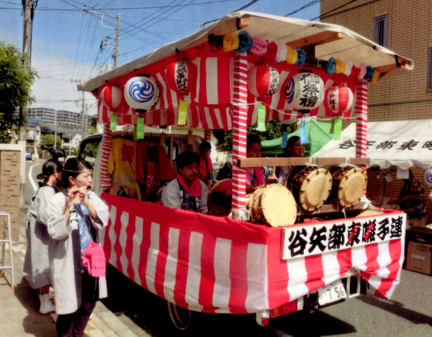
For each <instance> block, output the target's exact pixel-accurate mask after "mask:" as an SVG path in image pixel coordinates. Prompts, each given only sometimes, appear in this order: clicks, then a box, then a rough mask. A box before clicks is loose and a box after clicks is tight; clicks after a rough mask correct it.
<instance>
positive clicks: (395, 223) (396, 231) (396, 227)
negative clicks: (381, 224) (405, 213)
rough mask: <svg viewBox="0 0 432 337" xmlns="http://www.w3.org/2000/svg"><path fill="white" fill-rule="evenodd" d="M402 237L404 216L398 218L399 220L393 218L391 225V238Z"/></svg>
mask: <svg viewBox="0 0 432 337" xmlns="http://www.w3.org/2000/svg"><path fill="white" fill-rule="evenodd" d="M401 236H402V216H398V217H397V218H392V223H391V231H390V237H391V238H400V237H401Z"/></svg>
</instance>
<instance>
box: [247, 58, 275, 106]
mask: <svg viewBox="0 0 432 337" xmlns="http://www.w3.org/2000/svg"><path fill="white" fill-rule="evenodd" d="M279 82H280V76H279V72H278V71H277V70H276V69H275V68H273V67H271V66H269V65H268V64H266V63H260V64H257V65H256V66H254V67H253V68H252V69H250V70H249V72H248V88H249V91H250V92H251V93H252V95H254V96H256V97H258V99H261V100H262V99H264V98H266V97H270V96H271V95H273V94H274V93H275V92H276V91H277V90H278V88H279Z"/></svg>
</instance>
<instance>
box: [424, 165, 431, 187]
mask: <svg viewBox="0 0 432 337" xmlns="http://www.w3.org/2000/svg"><path fill="white" fill-rule="evenodd" d="M424 179H425V182H426V184H427V185H428V186H432V169H429V170H427V171H426V172H425V175H424Z"/></svg>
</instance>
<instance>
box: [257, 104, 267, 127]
mask: <svg viewBox="0 0 432 337" xmlns="http://www.w3.org/2000/svg"><path fill="white" fill-rule="evenodd" d="M265 119H266V108H265V106H264V105H262V104H261V105H258V131H259V132H265V131H266V125H265Z"/></svg>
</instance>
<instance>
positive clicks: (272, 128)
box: [213, 121, 297, 152]
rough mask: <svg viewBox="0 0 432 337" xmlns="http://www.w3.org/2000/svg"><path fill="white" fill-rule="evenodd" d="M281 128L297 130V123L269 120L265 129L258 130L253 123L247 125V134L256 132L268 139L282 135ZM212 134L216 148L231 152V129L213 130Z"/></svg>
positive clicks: (263, 138) (290, 130) (262, 137)
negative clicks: (262, 130) (288, 123)
mask: <svg viewBox="0 0 432 337" xmlns="http://www.w3.org/2000/svg"><path fill="white" fill-rule="evenodd" d="M282 130H288V132H290V133H291V132H293V131H295V130H297V123H293V124H290V125H287V126H285V125H283V126H281V124H280V122H279V121H270V122H268V123H266V131H265V132H259V131H258V130H257V126H256V125H255V124H251V125H248V129H247V134H248V135H249V134H251V133H256V134H258V135H259V136H260V138H261V140H269V139H275V138H279V137H282ZM213 135H214V136H215V137H216V139H217V141H216V148H217V149H218V150H219V151H223V152H232V131H231V130H230V131H224V130H214V131H213Z"/></svg>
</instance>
